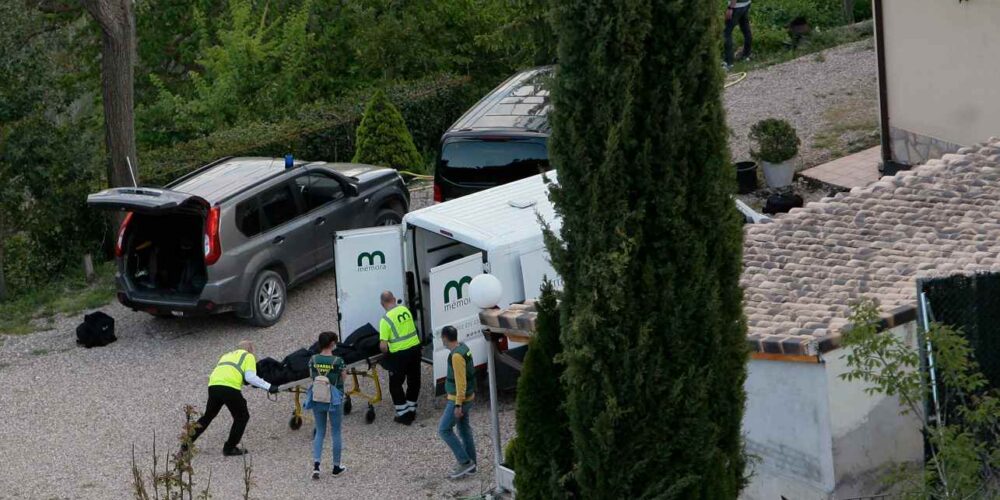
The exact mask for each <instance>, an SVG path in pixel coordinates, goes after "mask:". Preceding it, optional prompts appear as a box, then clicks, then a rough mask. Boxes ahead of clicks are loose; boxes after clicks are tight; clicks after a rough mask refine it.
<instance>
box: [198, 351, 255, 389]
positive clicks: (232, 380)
mask: <svg viewBox="0 0 1000 500" xmlns="http://www.w3.org/2000/svg"><path fill="white" fill-rule="evenodd" d="M255 371H257V358H255V357H254V356H253V354H250V353H249V352H247V351H244V350H243V349H237V350H235V351H233V352H227V353H226V354H223V355H222V357H221V358H219V363H218V364H217V365H215V369H214V370H212V375H210V376H209V377H208V385H209V386H213V385H221V386H223V387H232V388H233V389H236V390H240V389H242V388H243V380H244V379H243V376H244V374H245V373H246V372H255Z"/></svg>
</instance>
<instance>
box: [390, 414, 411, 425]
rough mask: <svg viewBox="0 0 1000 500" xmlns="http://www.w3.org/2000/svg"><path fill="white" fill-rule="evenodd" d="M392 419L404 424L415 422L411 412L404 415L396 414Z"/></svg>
mask: <svg viewBox="0 0 1000 500" xmlns="http://www.w3.org/2000/svg"><path fill="white" fill-rule="evenodd" d="M392 421H393V422H396V423H397V424H403V425H410V424H412V423H413V419H412V418H410V414H409V413H404V414H402V415H396V416H395V417H394V418H393V419H392Z"/></svg>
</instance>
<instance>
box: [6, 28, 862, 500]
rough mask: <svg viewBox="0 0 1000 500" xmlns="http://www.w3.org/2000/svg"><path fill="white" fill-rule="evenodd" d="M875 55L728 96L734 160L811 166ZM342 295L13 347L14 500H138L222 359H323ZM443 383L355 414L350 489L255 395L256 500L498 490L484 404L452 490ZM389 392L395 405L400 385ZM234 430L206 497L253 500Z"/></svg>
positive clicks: (9, 356) (803, 69)
mask: <svg viewBox="0 0 1000 500" xmlns="http://www.w3.org/2000/svg"><path fill="white" fill-rule="evenodd" d="M867 43H868V42H861V43H859V44H853V45H848V46H844V47H840V48H837V49H832V50H828V51H826V52H825V55H824V57H825V62H818V61H817V59H818V58H816V57H815V56H806V57H804V58H802V59H799V60H796V61H792V62H789V63H786V64H782V65H778V66H774V67H771V68H766V69H763V70H760V71H756V72H754V73H752V74H750V75H749V77H748V78H747V79H746V80H745V81H744V82H742V83H740V84H738V85H736V86H734V87H731V88H730V89H728V90H727V92H726V106H727V109H728V113H729V125H730V127H731V128H732V129H733V130H734V131H735V135H734V136H733V137H732V138H731V140H732V143H731V146H732V150H733V156H734V158H742V157H745V156H746V153H747V148H748V146H747V141H746V133H747V132H748V131H749V125H750V124H751V123H753V122H755V121H757V120H760V119H762V118H766V117H768V116H778V117H783V118H786V119H788V120H790V121H791V122H792V123H793V124H794V125H795V127H796V128H797V129H798V131H799V134H800V135H801V136H802V138H803V144H804V148H803V149H804V151H803V155H802V156H803V158H804V160H806V161H808V159H809V158H810V156H809V155H810V153H809V144H810V142H811V138H812V136H813V135H814V134H815V133H816V131H817V126H818V123H819V122H820V120H819V118H818V117H819V115H820V114H821V113H822V112H823V110H824V109H826V107H827V106H829V104H830V103H828V102H826V101H827V100H828V99H824V98H823V97H821V96H827V95H832V94H834V93H835V92H837V91H838V90H843V89H845V88H851V87H853V86H861V85H870V84H872V85H873V84H874V58H875V56H874V52H873V51H871V50H870V49H869V48H868V45H867ZM429 197H430V193H429V191H428V190H423V191H420V192H419V193H417V194H415V196H414V206H415V207H418V206H422V205H425V204H427V203H428V202H429V200H428V198H429ZM335 289H336V287H335V283H334V278H333V276H332V273H328V274H326V275H325V276H322V277H320V278H318V279H316V280H313V281H312V282H310V283H309V284H307V285H305V286H303V287H301V288H298V289H296V290H294V291H292V292H291V294H290V300H289V303H288V310H287V311H286V314H285V317H284V319H283V320H282V321H281V323H279V324H278V325H276V326H274V327H272V328H269V329H257V328H252V327H249V326H247V325H246V324H244V323H242V322H240V321H239V320H237V319H235V318H233V317H231V316H220V317H209V318H201V319H183V320H163V319H155V318H152V317H150V316H147V315H145V314H139V313H133V312H131V311H128V310H126V309H124V308H122V307H121V306H119V305H117V304H114V305H109V306H107V307H105V308H104V310H105V311H106V312H108V313H109V314H111V315H112V316H113V317H115V318H116V320H117V333H118V337H119V340H118V342H116V343H114V344H112V345H111V346H109V347H105V348H98V349H90V350H87V349H82V348H78V347H76V346H75V345H74V342H73V340H74V334H73V331H74V328H75V326H76V323H77V322H78V321H79V318H68V319H63V320H60V321H57V322H56V323H55V324H54V325H53V329H52V330H49V331H46V332H42V333H37V334H33V335H28V336H16V337H11V336H7V337H0V452H2V453H3V457H2V459H0V460H2V466H0V499H7V498H23V499H28V498H30V499H38V498H41V499H53V498H59V499H62V498H66V499H76V498H87V499H91V498H94V499H104V498H108V499H120V498H127V497H130V496H131V489H130V488H131V484H130V479H129V477H130V466H131V449H132V446H133V445H135V447H136V456H137V459H138V461H139V463H140V464H141V465H142V466H144V467H145V468H147V470H148V467H149V464H150V462H149V451H150V449H151V443H152V439H153V434H154V433H155V434H156V436H157V440H158V445H159V449H160V450H161V451H162V450H164V449H165V447H168V446H169V447H170V448H171V449H172V448H173V446H175V443H176V436H177V435H178V434H179V432H180V429H181V425H182V423H183V419H184V417H183V412H182V408H183V407H184V405H188V404H190V405H194V406H195V407H196V408H203V405H204V404H205V399H206V386H205V385H206V379H207V377H208V374H209V372H210V371H211V369H212V367H213V366H214V365H215V363H216V361H217V360H218V357H219V356H220V355H221V354H222V353H224V352H226V351H228V350H230V349H232V348H233V346H235V344H236V343H237V342H238V341H240V340H242V339H249V340H252V341H254V342H255V343H256V344H257V350H258V357H260V358H263V357H267V356H270V357H274V358H279V359H280V358H281V357H283V356H285V355H286V354H288V353H290V352H292V351H294V350H295V349H297V348H299V347H302V346H307V345H309V344H311V343H312V342H313V341H314V340H315V338H316V335H317V333H318V332H320V331H322V330H325V329H336V300H335ZM383 375H384V373H383ZM430 378H431V375H430V369H429V367H427V368H426V369H425V384H424V385H425V390H424V391H423V393H422V396H421V401H420V408H421V412H420V417H419V419H418V421H417V423H416V424H415V425H414V426H412V427H409V428H406V427H402V426H399V425H397V424H395V423H393V422H392V418H391V417H392V407H391V402H390V401H388V399H387V400H386V401H383V402H382V403H381V404H380V405H379V406H378V408H377V411H378V418H377V419H376V421H375V423H373V424H371V425H366V424H365V423H364V420H363V409H364V406H363V404H361V403H359V402H355V408H356V409H357V410H356V411H355V412H354V413H352V414H351V415H350V416H348V417H346V418H345V420H344V440H345V443H344V446H345V448H344V462H345V465H347V466H348V468H349V470H348V472H347V474H346V475H344V476H343V477H337V478H334V477H331V476H329V475H326V476H324V477H323V479H322V480H320V481H317V482H314V481H312V480H310V479H308V478H307V473H308V470H309V468H310V466H311V457H310V442H311V440H310V435H311V416H308V415H307V417H306V423H305V424H304V425H303V428H302V429H301V430H299V431H292V430H290V429H289V428H288V419H289V416H290V413H291V408H292V401H291V397H290V396H289V395H287V394H282V395H280V396H279V399H278V401H277V402H271V401H269V400H268V399H267V398H266V397H265V394H264V392H263V391H260V390H255V389H254V390H250V389H248V390H246V391H245V394H246V396H247V400H248V402H249V406H250V411H251V420H250V425H249V427H248V430H247V433H246V435H245V437H244V440H243V443H244V445H245V446H246V447H247V448H248V449H250V450H251V452H252V457H253V467H254V474H253V478H254V482H255V483H256V487H255V489H254V490H253V493H252V497H253V498H264V499H271V498H276V499H277V498H282V499H284V498H288V499H300V498H301V499H307V498H317V497H323V498H352V499H355V498H442V497H446V498H447V497H463V496H469V495H478V494H479V493H481V492H485V491H488V490H489V489H490V488H491V487H492V467H491V466H490V462H491V457H492V451H491V450H492V445H491V442H490V439H489V436H488V431H489V426H488V422H487V420H488V418H487V411H486V407H485V404H483V403H482V402H480V404H479V405H477V408H476V409H475V411H474V413H473V422H474V429H475V431H476V439H477V446H478V449H479V463H480V464H481V467H480V470H479V473H478V474H477V475H476V476H475V477H473V478H467V479H464V480H461V481H449V480H447V479H445V478H444V476H445V473H446V472H447V471H448V469H449V468H450V467H451V465H452V461H453V459H452V458H451V456H450V453H449V451H448V450H447V448H446V447H445V445H444V444H443V443H442V442H441V441H440V439H439V438H438V437H437V433H436V424H437V419H438V417H439V414H440V408H441V406H442V404H441V401H440V399H436V398H432V397H431V396H430V394H429V392H430V391H429V390H428V388H429V386H430V382H429V380H430ZM52 379H55V380H56V381H57V382H58V384H57V386H58V387H59V390H58V391H48V392H47V393H43V392H42V390H41V388H42V385H43V383H45V382H46V381H48V380H52ZM383 381H385V383H386V387H385V391H384V396H385V397H386V398H388V390H387V389H388V387H387V381H388V377H387V376H386V377H384V378H383ZM52 392H55V393H52ZM480 399H483V398H480ZM500 410H501V424H502V427H503V431H502V435H503V436H504V438H505V439H508V438H509V437H510V436H511V434H512V429H513V398H512V396H511V395H509V394H508V395H506V396H505V397H504V398H503V402H502V404H501V408H500ZM229 424H230V418H229V416H228V414H227V412H225V411H223V412H222V413H221V414H220V416H219V417H218V419H217V420H216V422H215V423H214V424H213V425H212V426H211V427H210V428H209V429H208V431H207V432H206V433H205V434H204V436H202V438H201V439H200V440H199V442H198V444H199V446H200V447H201V448H202V450H203V451H202V453H201V454H200V455H199V456H198V457H197V458H196V461H195V468H196V471H197V474H198V476H197V477H198V479H197V480H198V482H199V484H202V485H204V483H205V480H206V479H207V475H208V473H209V472H211V483H212V488H211V490H212V492H213V495H214V498H220V499H229V498H239V497H240V496H239V492H241V491H242V490H241V488H242V467H243V462H242V460H240V459H238V458H225V457H223V456H222V454H221V448H222V442H223V441H224V440H225V435H226V433H227V432H228V428H229ZM326 457H328V455H326V456H325V458H326ZM328 467H329V463H328V462H327V463H324V468H328Z"/></svg>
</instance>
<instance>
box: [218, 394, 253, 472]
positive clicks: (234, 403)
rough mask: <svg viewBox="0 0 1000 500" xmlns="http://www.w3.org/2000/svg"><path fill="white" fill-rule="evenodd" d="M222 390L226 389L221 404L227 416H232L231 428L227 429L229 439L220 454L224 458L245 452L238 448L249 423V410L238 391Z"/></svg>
mask: <svg viewBox="0 0 1000 500" xmlns="http://www.w3.org/2000/svg"><path fill="white" fill-rule="evenodd" d="M222 389H228V391H227V393H226V399H225V401H223V403H224V404H225V405H226V408H227V409H228V410H229V414H230V415H232V416H233V426H232V427H230V428H229V439H228V440H227V441H226V444H225V445H223V447H222V454H223V455H226V456H239V455H243V454H244V453H246V450H245V449H241V448H239V447H238V446H239V444H240V441H241V440H243V432H244V431H246V429H247V423H248V422H250V409H248V408H247V400H246V399H245V398H244V397H243V394H242V393H240V391H237V390H235V389H229V388H228V387H223V388H222Z"/></svg>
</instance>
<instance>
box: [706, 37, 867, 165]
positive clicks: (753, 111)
mask: <svg viewBox="0 0 1000 500" xmlns="http://www.w3.org/2000/svg"><path fill="white" fill-rule="evenodd" d="M875 78H876V57H875V50H874V48H873V45H872V40H871V39H869V40H863V41H860V42H855V43H851V44H847V45H842V46H840V47H836V48H833V49H828V50H825V51H823V52H821V53H819V54H813V55H807V56H804V57H800V58H798V59H795V60H792V61H789V62H786V63H783V64H778V65H775V66H771V67H768V68H764V69H761V70H757V71H753V72H751V73H749V74H748V75H747V78H746V80H744V81H742V82H740V83H738V84H736V85H734V86H732V87H730V88H728V89H726V93H725V102H726V121H727V122H728V124H729V128H730V130H731V134H732V135H730V139H729V147H730V149H731V150H732V155H733V159H734V160H735V161H740V160H743V159H747V158H749V155H750V143H749V139H748V138H747V134H749V133H750V126H751V125H753V124H754V123H756V122H758V121H760V120H763V119H765V118H783V119H785V120H788V121H789V123H791V124H792V126H794V127H795V130H796V132H797V133H798V135H799V138H800V139H801V140H802V146H801V148H800V151H799V162H800V163H801V164H802V166H815V165H817V164H819V163H821V162H823V161H828V160H829V159H831V158H827V157H826V156H825V155H824V152H823V151H819V150H816V149H815V148H814V147H813V140H814V139H815V137H816V134H817V133H819V132H820V131H821V130H822V128H823V126H824V125H825V123H824V114H825V113H826V111H827V110H828V109H829V108H830V106H832V105H834V104H835V103H836V102H838V100H839V99H843V98H844V97H845V96H850V95H852V94H854V93H857V92H864V91H868V90H871V89H874V88H875ZM875 105H877V104H873V106H875Z"/></svg>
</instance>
